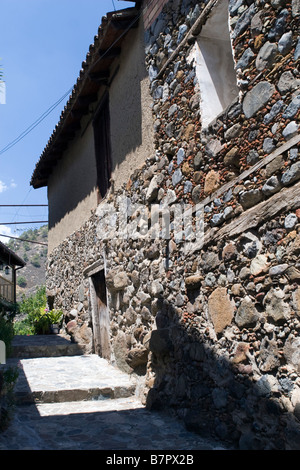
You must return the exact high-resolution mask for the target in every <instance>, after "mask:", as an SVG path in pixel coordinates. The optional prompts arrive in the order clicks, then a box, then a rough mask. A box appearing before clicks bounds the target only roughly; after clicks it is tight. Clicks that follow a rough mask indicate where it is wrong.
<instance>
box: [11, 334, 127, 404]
mask: <svg viewBox="0 0 300 470" xmlns="http://www.w3.org/2000/svg"><path fill="white" fill-rule="evenodd" d="M7 365H8V366H16V365H17V366H18V369H19V377H18V380H17V383H16V385H15V399H16V403H17V404H29V403H62V402H75V401H86V400H101V399H108V398H109V399H118V398H126V397H130V396H134V394H135V390H136V382H135V380H134V379H133V378H132V377H130V376H129V375H127V374H125V373H123V372H122V371H120V370H119V369H117V368H116V367H113V366H112V365H111V364H109V363H108V362H107V361H106V360H105V359H102V358H100V357H99V356H97V355H95V354H92V355H84V354H83V353H82V351H81V349H80V347H79V346H78V344H75V343H72V342H71V341H69V340H68V339H66V338H65V337H63V336H60V335H41V336H16V337H15V338H14V340H13V353H12V357H11V358H10V359H8V361H7Z"/></svg>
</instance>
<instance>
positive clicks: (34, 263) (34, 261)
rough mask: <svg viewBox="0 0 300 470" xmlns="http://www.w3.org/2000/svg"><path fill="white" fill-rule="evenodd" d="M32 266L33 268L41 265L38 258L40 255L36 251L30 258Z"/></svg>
mask: <svg viewBox="0 0 300 470" xmlns="http://www.w3.org/2000/svg"><path fill="white" fill-rule="evenodd" d="M30 262H31V264H32V266H34V267H35V268H40V267H41V260H40V255H39V254H38V253H35V255H33V257H32V258H31V260H30Z"/></svg>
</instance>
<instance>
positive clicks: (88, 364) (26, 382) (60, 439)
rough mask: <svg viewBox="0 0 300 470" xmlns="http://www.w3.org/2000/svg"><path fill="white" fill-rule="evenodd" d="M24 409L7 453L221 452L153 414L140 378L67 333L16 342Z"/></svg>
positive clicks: (3, 441)
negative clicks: (83, 348) (89, 350)
mask: <svg viewBox="0 0 300 470" xmlns="http://www.w3.org/2000/svg"><path fill="white" fill-rule="evenodd" d="M7 366H17V367H18V368H19V377H18V380H17V383H16V385H15V389H14V391H15V398H16V405H17V406H16V407H15V409H14V413H13V419H12V421H11V423H10V425H9V427H8V429H7V430H5V431H4V432H2V433H0V451H1V450H106V451H109V452H110V451H111V450H130V451H132V450H143V451H144V450H151V449H152V450H161V449H164V450H168V449H176V451H177V452H178V451H179V450H188V451H189V452H190V449H198V450H214V449H222V448H223V447H222V446H221V445H220V443H218V442H215V441H214V440H211V439H210V438H208V439H206V438H203V437H201V436H198V435H195V434H193V433H192V432H189V431H187V430H186V429H185V428H184V425H183V423H181V422H179V421H178V420H177V419H176V418H175V417H172V416H171V415H170V414H169V413H164V412H158V411H149V410H147V409H146V407H145V406H143V405H142V403H141V402H140V400H139V399H138V397H137V393H136V392H137V390H138V387H139V385H138V384H137V383H136V382H135V379H134V378H133V377H130V376H129V375H127V374H125V373H123V372H121V371H120V370H119V369H117V368H115V367H113V366H112V365H111V364H109V363H108V362H107V361H106V360H104V359H102V358H100V357H99V356H97V355H84V354H82V351H80V348H79V346H78V345H76V344H74V343H71V342H70V341H68V340H66V339H65V338H64V337H62V336H54V335H53V336H52V335H51V336H23V337H15V338H14V342H13V357H11V358H10V359H8V360H7V364H6V365H2V366H1V367H7Z"/></svg>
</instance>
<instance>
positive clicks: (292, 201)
mask: <svg viewBox="0 0 300 470" xmlns="http://www.w3.org/2000/svg"><path fill="white" fill-rule="evenodd" d="M299 207H300V182H299V183H297V184H295V185H293V186H291V187H288V188H284V189H282V190H281V191H280V192H279V193H277V194H275V195H274V196H272V197H270V198H269V199H267V200H266V201H262V202H260V203H259V204H257V205H256V206H254V207H251V208H250V209H248V210H247V211H245V212H243V213H242V214H241V215H240V216H239V217H237V218H236V219H234V220H233V221H232V222H230V223H229V224H227V225H225V226H223V227H221V228H217V227H214V228H212V229H210V230H208V231H207V232H206V234H205V235H204V237H203V240H199V242H196V243H192V244H191V246H190V249H189V252H190V253H192V252H195V251H197V250H201V249H203V248H204V247H205V246H207V245H209V244H210V243H212V242H214V243H217V242H218V241H220V240H221V239H228V238H234V237H236V236H238V235H240V234H241V233H243V232H246V231H247V230H249V229H252V228H255V227H257V226H258V225H260V224H261V223H263V222H266V221H268V220H270V219H272V218H274V217H276V216H277V215H278V214H280V213H281V212H282V211H290V210H295V209H298V208H299Z"/></svg>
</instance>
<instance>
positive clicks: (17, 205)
mask: <svg viewBox="0 0 300 470" xmlns="http://www.w3.org/2000/svg"><path fill="white" fill-rule="evenodd" d="M0 207H48V204H0Z"/></svg>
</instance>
